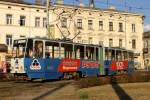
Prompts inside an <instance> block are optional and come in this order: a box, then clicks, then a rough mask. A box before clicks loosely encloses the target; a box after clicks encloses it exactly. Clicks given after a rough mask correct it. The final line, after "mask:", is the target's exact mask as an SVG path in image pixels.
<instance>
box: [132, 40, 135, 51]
mask: <svg viewBox="0 0 150 100" xmlns="http://www.w3.org/2000/svg"><path fill="white" fill-rule="evenodd" d="M132 49H136V40H135V39H133V40H132Z"/></svg>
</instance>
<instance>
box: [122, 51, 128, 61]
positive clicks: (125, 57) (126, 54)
mask: <svg viewBox="0 0 150 100" xmlns="http://www.w3.org/2000/svg"><path fill="white" fill-rule="evenodd" d="M123 53H124V59H125V60H128V52H127V51H124V52H123Z"/></svg>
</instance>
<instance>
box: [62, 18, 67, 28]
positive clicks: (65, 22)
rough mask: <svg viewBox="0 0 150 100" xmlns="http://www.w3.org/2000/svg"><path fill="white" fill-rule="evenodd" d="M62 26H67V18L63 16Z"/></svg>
mask: <svg viewBox="0 0 150 100" xmlns="http://www.w3.org/2000/svg"><path fill="white" fill-rule="evenodd" d="M61 27H62V28H67V18H62V20H61Z"/></svg>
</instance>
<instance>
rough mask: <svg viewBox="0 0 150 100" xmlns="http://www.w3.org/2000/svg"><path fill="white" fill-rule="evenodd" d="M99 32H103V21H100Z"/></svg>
mask: <svg viewBox="0 0 150 100" xmlns="http://www.w3.org/2000/svg"><path fill="white" fill-rule="evenodd" d="M99 30H103V21H99Z"/></svg>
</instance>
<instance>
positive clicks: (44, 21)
mask: <svg viewBox="0 0 150 100" xmlns="http://www.w3.org/2000/svg"><path fill="white" fill-rule="evenodd" d="M46 22H47V21H46V18H43V27H46V25H47V23H46Z"/></svg>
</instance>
